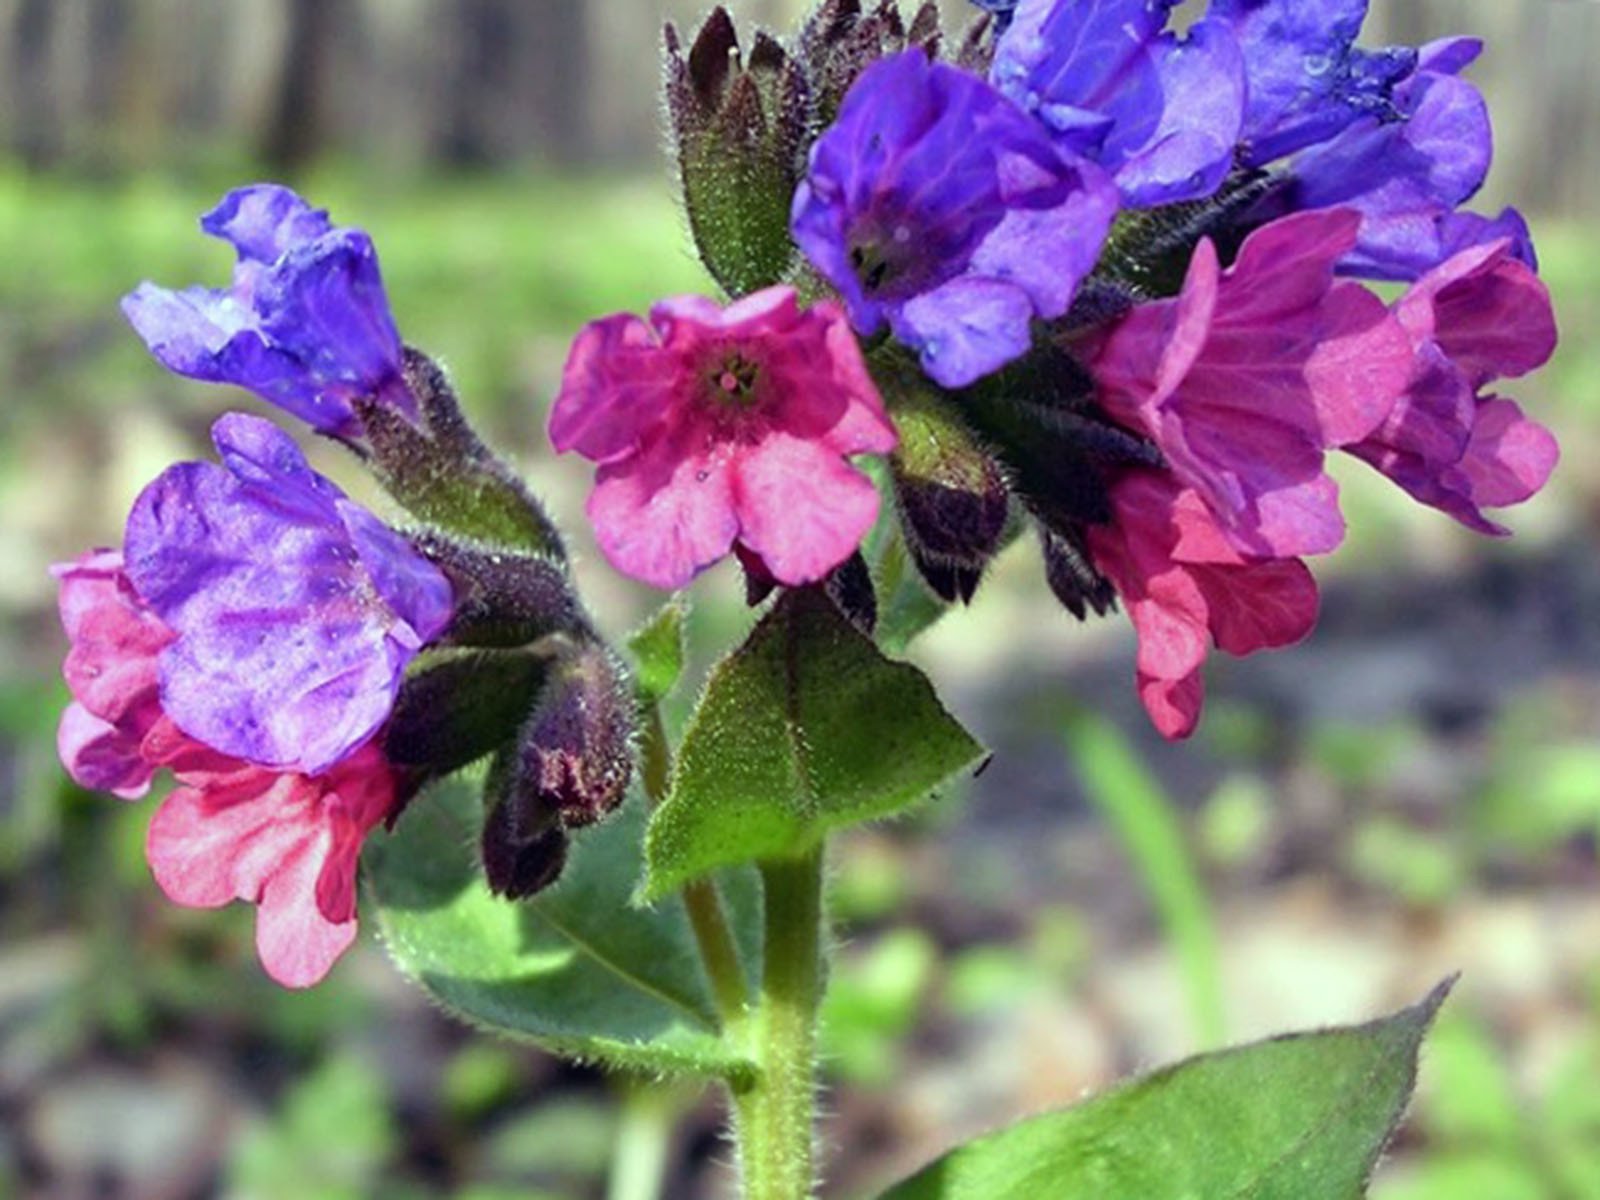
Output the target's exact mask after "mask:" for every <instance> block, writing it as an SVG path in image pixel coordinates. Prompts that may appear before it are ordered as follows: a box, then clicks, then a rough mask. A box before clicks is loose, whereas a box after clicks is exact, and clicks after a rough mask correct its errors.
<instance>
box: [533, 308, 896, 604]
mask: <svg viewBox="0 0 1600 1200" xmlns="http://www.w3.org/2000/svg"><path fill="white" fill-rule="evenodd" d="M550 439H551V441H552V442H553V443H554V444H555V447H556V449H557V450H560V451H563V452H565V451H568V450H576V451H577V452H578V453H580V454H582V455H583V456H584V457H585V458H588V459H591V460H592V461H594V462H597V463H599V464H600V469H599V471H598V473H597V474H596V477H595V488H594V492H593V493H592V494H591V495H590V497H589V504H588V513H589V519H590V520H591V521H592V522H593V523H594V527H595V533H596V535H597V537H598V539H599V543H600V548H601V550H602V551H604V553H605V555H606V557H607V558H608V559H610V560H611V562H612V564H613V565H614V566H615V567H617V569H618V570H620V571H623V572H625V573H626V574H628V575H632V576H633V577H634V578H636V579H641V580H643V581H644V582H646V583H650V584H654V585H655V586H657V587H661V588H677V587H682V586H683V585H684V584H686V583H688V582H689V581H690V580H691V579H693V578H694V576H695V575H696V574H697V573H698V572H699V571H701V570H703V569H705V568H706V567H708V566H710V565H711V564H712V563H714V562H716V561H717V560H718V559H720V558H722V557H723V556H724V555H726V554H727V553H728V551H729V550H730V549H731V548H732V547H733V546H734V544H735V543H736V542H737V543H739V544H740V545H742V546H744V547H745V548H746V549H747V550H749V551H751V552H753V553H754V554H756V555H758V556H759V557H760V558H761V560H762V561H763V562H764V563H765V564H766V566H767V569H768V570H769V572H770V573H771V574H772V576H773V577H774V578H776V579H777V580H778V581H780V582H782V583H788V584H803V583H812V582H815V581H816V580H818V579H821V578H822V577H823V576H825V575H826V574H827V573H828V572H829V571H831V570H832V569H833V568H834V567H836V566H838V565H839V564H840V563H841V562H843V561H844V560H845V559H846V558H848V557H849V556H850V555H851V553H852V552H854V550H855V549H856V547H857V546H858V545H860V543H861V539H862V538H863V537H864V536H865V535H866V533H867V531H868V530H869V529H870V528H871V527H872V523H873V521H874V520H876V519H877V515H878V494H877V491H876V490H875V489H874V488H873V486H872V483H871V482H870V481H869V480H868V479H867V478H866V476H864V475H862V474H861V473H860V472H859V471H857V470H856V469H854V468H853V467H851V466H850V465H849V464H848V463H847V462H846V461H845V457H846V456H847V455H851V454H870V453H876V454H883V453H887V452H888V451H890V450H892V449H894V446H895V433H894V427H893V426H892V425H891V424H890V423H889V419H888V417H887V416H886V415H885V414H884V411H883V402H882V400H881V399H880V398H879V396H878V393H877V389H876V388H875V387H874V386H873V383H872V378H871V376H870V375H868V373H867V368H866V364H865V362H864V361H863V360H862V357H861V351H860V348H859V347H858V346H857V344H856V340H855V336H854V335H853V334H852V333H851V331H850V326H849V324H848V323H847V322H846V320H845V317H844V314H843V313H842V312H841V311H840V310H839V309H838V308H837V307H836V306H834V305H832V304H818V305H816V306H815V307H813V308H811V309H809V310H802V309H801V308H800V307H799V305H798V303H797V302H796V299H795V294H794V291H793V289H791V288H787V287H775V288H768V289H767V290H765V291H762V292H757V293H755V294H754V295H751V296H748V297H746V298H745V299H743V300H740V301H738V302H736V303H734V304H732V305H731V306H729V307H728V308H726V309H722V308H719V307H718V306H717V305H716V304H715V303H713V302H712V301H710V300H706V299H703V298H701V297H698V296H683V297H678V298H675V299H671V300H664V301H662V302H661V303H659V304H657V305H656V306H655V307H654V308H652V309H651V310H650V320H649V322H648V323H647V322H645V321H643V320H641V319H640V318H638V317H636V316H633V315H631V314H628V313H619V314H617V315H615V316H610V317H606V318H604V319H603V320H599V321H595V322H594V323H592V324H591V325H589V326H588V327H587V328H586V329H584V330H583V332H582V333H580V334H579V335H578V337H577V340H576V341H575V342H574V343H573V346H572V352H571V354H570V356H569V357H568V359H567V366H566V371H565V373H564V375H563V377H562V385H561V394H560V396H559V397H557V399H556V403H555V408H554V410H553V411H552V413H551V415H550Z"/></svg>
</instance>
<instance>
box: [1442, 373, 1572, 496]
mask: <svg viewBox="0 0 1600 1200" xmlns="http://www.w3.org/2000/svg"><path fill="white" fill-rule="evenodd" d="M1560 457H1561V448H1560V446H1558V445H1557V444H1556V439H1555V437H1554V435H1553V434H1551V432H1550V431H1549V430H1548V429H1546V428H1545V427H1544V426H1543V425H1540V424H1539V423H1538V422H1536V421H1530V420H1528V419H1527V418H1526V417H1524V416H1523V415H1522V409H1520V408H1519V407H1517V405H1516V404H1514V403H1513V402H1511V401H1510V400H1505V399H1502V398H1501V397H1498V396H1493V397H1490V398H1489V399H1488V400H1486V401H1484V403H1483V404H1481V405H1480V406H1479V407H1478V419H1477V420H1476V421H1475V422H1474V423H1473V426H1472V440H1471V441H1470V442H1469V443H1468V444H1467V452H1466V454H1465V455H1464V456H1463V457H1462V460H1461V463H1460V466H1459V468H1458V469H1459V470H1460V471H1461V472H1462V474H1464V475H1465V476H1466V478H1467V480H1468V482H1469V485H1470V495H1471V498H1472V501H1473V503H1474V504H1478V505H1483V506H1487V507H1490V508H1496V507H1501V506H1504V505H1507V504H1521V503H1522V502H1523V501H1524V500H1526V499H1528V498H1529V497H1530V496H1532V495H1533V494H1534V493H1535V492H1537V491H1539V489H1540V488H1542V487H1544V485H1545V483H1546V481H1547V480H1548V479H1549V478H1550V473H1551V472H1552V471H1554V470H1555V467H1556V462H1557V460H1558V459H1559V458H1560Z"/></svg>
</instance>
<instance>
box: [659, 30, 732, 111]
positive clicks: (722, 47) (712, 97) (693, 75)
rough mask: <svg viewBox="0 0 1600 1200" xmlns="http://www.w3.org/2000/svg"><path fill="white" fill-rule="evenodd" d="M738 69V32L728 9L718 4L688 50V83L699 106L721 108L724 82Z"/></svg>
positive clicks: (725, 91)
mask: <svg viewBox="0 0 1600 1200" xmlns="http://www.w3.org/2000/svg"><path fill="white" fill-rule="evenodd" d="M669 28H670V26H669ZM674 36H675V34H674ZM738 66H739V33H738V30H736V29H735V28H734V26H733V18H732V17H731V16H729V15H728V10H727V9H725V8H723V7H722V5H720V4H719V5H717V7H716V8H713V9H712V10H711V15H710V16H708V17H707V18H706V20H705V24H704V25H702V26H700V32H699V33H697V34H696V35H695V39H694V45H693V46H691V47H690V48H689V83H690V84H691V85H692V86H693V88H694V94H695V99H696V100H697V101H698V102H699V103H700V104H701V106H703V107H704V108H705V109H707V110H708V111H715V110H716V109H717V108H719V107H720V106H721V104H722V102H723V100H724V99H725V98H726V96H727V90H728V81H729V79H730V78H732V77H733V76H734V74H735V73H736V72H737V71H738Z"/></svg>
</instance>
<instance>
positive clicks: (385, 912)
mask: <svg viewBox="0 0 1600 1200" xmlns="http://www.w3.org/2000/svg"><path fill="white" fill-rule="evenodd" d="M481 824H482V811H481V805H480V802H479V801H478V799H477V797H476V795H475V794H474V788H473V787H472V786H471V785H470V784H469V783H468V782H467V781H465V780H463V779H461V778H460V777H458V778H456V779H454V780H450V781H447V782H446V783H445V784H443V785H441V786H440V787H439V788H437V789H436V790H434V791H433V792H430V793H429V794H428V795H426V796H423V797H422V798H420V799H418V800H416V801H415V802H413V804H412V805H411V807H410V808H409V809H408V810H407V811H406V813H405V815H404V816H403V817H401V819H400V823H399V825H398V827H397V828H396V830H395V832H394V833H393V834H392V835H391V836H389V837H387V838H377V839H374V840H373V842H372V843H371V844H370V845H369V847H368V850H367V853H366V866H367V876H368V880H369V883H370V889H371V895H372V899H373V900H374V901H375V902H376V905H377V909H378V924H379V929H380V931H381V932H382V935H383V938H384V941H385V943H386V945H387V947H388V950H389V953H390V955H391V956H392V957H393V958H394V960H395V962H396V963H397V964H398V965H399V966H400V969H401V970H402V971H404V972H405V973H406V974H407V975H409V976H410V977H411V978H413V979H414V980H416V981H417V982H418V983H419V984H421V985H422V987H423V988H425V989H426V990H427V991H428V993H429V994H430V995H431V996H432V997H433V998H434V999H435V1000H437V1001H438V1002H439V1003H440V1004H442V1005H443V1006H444V1007H445V1008H446V1009H448V1010H449V1011H450V1012H452V1013H454V1014H455V1015H456V1016H458V1017H461V1018H462V1019H463V1020H466V1021H469V1022H471V1023H472V1024H474V1025H477V1026H480V1027H482V1028H484V1029H486V1030H489V1031H491V1032H494V1033H499V1034H501V1035H503V1036H506V1037H512V1038H520V1039H525V1040H529V1041H533V1042H536V1043H538V1044H539V1045H541V1046H543V1047H545V1048H546V1049H548V1050H551V1051H554V1052H556V1053H558V1054H563V1055H566V1056H568V1057H572V1058H580V1059H594V1060H599V1061H602V1062H607V1063H610V1064H612V1065H614V1066H619V1067H626V1068H637V1069H640V1070H645V1071H650V1072H676V1073H685V1074H695V1075H721V1076H727V1077H733V1078H741V1077H744V1076H747V1075H748V1074H749V1073H750V1071H751V1070H752V1069H753V1068H752V1067H751V1064H750V1063H749V1061H748V1060H747V1059H746V1058H744V1057H743V1056H742V1054H740V1053H738V1052H736V1051H735V1050H734V1049H733V1048H732V1047H730V1046H728V1045H727V1044H726V1043H725V1042H724V1041H723V1040H722V1039H721V1037H720V1035H719V1030H718V1023H717V1016H716V1010H715V1007H714V1005H713V1003H712V999H711V994H710V990H709V985H708V984H707V982H706V980H705V977H704V974H703V972H702V970H701V967H700V962H699V957H698V955H697V953H696V951H695V947H694V939H693V934H692V931H691V930H690V927H689V922H688V917H687V915H686V914H685V913H684V910H683V905H682V903H681V901H679V900H678V899H677V898H676V897H673V898H671V899H668V900H664V901H662V902H661V903H660V904H658V905H656V906H655V907H654V908H650V909H640V908H633V907H630V906H629V897H630V893H631V892H632V890H633V887H634V884H635V883H636V881H637V880H638V877H639V870H640V862H639V845H640V841H641V840H642V838H643V834H644V811H643V805H641V804H640V803H638V801H637V800H634V801H631V802H630V803H629V804H627V805H626V806H625V807H624V808H623V809H622V810H621V811H620V812H619V813H618V814H617V815H616V816H615V817H614V818H613V819H611V820H610V821H607V822H606V823H605V824H603V825H600V826H597V827H595V828H593V829H589V830H586V831H584V832H583V833H582V834H581V835H579V836H577V837H576V838H574V839H573V848H572V856H571V860H570V861H569V862H568V864H567V867H566V870H565V872H564V873H563V875H562V877H561V881H560V882H559V883H558V884H556V885H555V886H554V887H552V888H551V889H549V890H548V891H546V892H542V893H540V894H539V895H538V896H537V897H535V898H533V899H532V900H528V901H524V902H521V903H517V902H514V901H508V900H503V899H500V898H498V897H496V896H493V895H491V894H490V893H489V890H488V888H487V887H485V886H484V883H483V877H482V871H481V870H480V869H479V866H478V862H477V858H476V854H475V852H474V850H473V849H472V847H473V846H474V845H475V843H476V839H477V833H478V829H479V826H480V825H481ZM722 882H723V885H724V886H723V889H722V890H723V895H724V900H725V903H726V905H727V907H728V910H729V913H730V919H731V920H732V921H733V923H734V925H735V928H736V929H737V931H738V933H739V940H740V942H741V945H742V946H743V947H744V948H745V949H746V952H747V953H748V952H749V948H750V947H751V946H752V945H757V944H759V932H758V930H759V926H760V920H761V915H760V911H761V910H760V903H761V902H760V892H759V883H758V882H757V881H756V880H755V879H754V872H745V873H743V874H732V875H729V876H728V877H726V878H725V879H724V880H723V881H722Z"/></svg>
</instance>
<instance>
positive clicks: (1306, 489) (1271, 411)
mask: <svg viewBox="0 0 1600 1200" xmlns="http://www.w3.org/2000/svg"><path fill="white" fill-rule="evenodd" d="M1359 225H1360V217H1359V215H1358V214H1356V213H1354V212H1350V211H1347V210H1342V209H1334V210H1323V211H1318V212H1311V213H1301V214H1297V215H1295V216H1292V217H1287V218H1284V219H1283V220H1281V221H1276V222H1273V223H1272V224H1270V225H1267V226H1265V227H1263V228H1262V229H1260V230H1258V231H1257V232H1256V233H1254V234H1252V235H1251V236H1250V237H1249V238H1248V239H1247V240H1246V241H1245V243H1244V246H1243V248H1242V249H1241V251H1240V253H1239V257H1238V259H1237V261H1236V262H1235V263H1234V265H1233V266H1232V267H1230V268H1229V269H1228V270H1226V271H1224V270H1222V268H1221V266H1220V264H1219V261H1218V257H1217V252H1216V249H1215V247H1214V246H1213V245H1212V244H1211V242H1210V241H1209V240H1207V241H1202V242H1201V243H1200V245H1199V246H1198V247H1197V248H1196V250H1195V253H1194V257H1193V260H1192V261H1191V263H1190V267H1189V272H1188V276H1187V278H1186V279H1185V281H1184V285H1183V292H1182V294H1181V295H1180V296H1178V297H1177V298H1175V299H1172V300H1161V301H1156V302H1153V303H1149V304H1143V305H1140V306H1139V307H1137V308H1135V309H1134V310H1133V311H1132V312H1131V313H1129V314H1128V316H1127V317H1125V318H1124V319H1123V320H1122V321H1121V322H1120V323H1119V324H1118V325H1117V326H1116V327H1115V328H1114V329H1113V330H1112V331H1111V333H1110V335H1109V336H1108V337H1106V338H1105V340H1104V341H1103V343H1102V344H1101V345H1100V346H1099V347H1098V349H1097V350H1096V352H1095V355H1094V358H1093V361H1092V363H1091V370H1092V371H1093V374H1094V377H1095V382H1096V384H1097V389H1098V392H1097V394H1098V396H1099V398H1100V400H1101V403H1102V404H1103V405H1104V407H1105V408H1106V410H1107V411H1108V412H1109V414H1110V415H1111V416H1112V417H1113V418H1114V419H1115V420H1118V421H1120V422H1122V423H1124V424H1125V425H1127V426H1128V427H1129V428H1131V429H1133V430H1135V431H1136V432H1139V433H1142V434H1144V435H1146V436H1148V437H1149V438H1150V439H1151V440H1153V441H1154V442H1155V443H1156V445H1157V446H1158V447H1159V448H1160V450H1161V453H1162V455H1163V456H1164V457H1165V459H1166V461H1167V463H1168V464H1169V466H1170V467H1171V470H1172V472H1173V474H1174V475H1175V476H1176V477H1177V478H1178V479H1179V480H1180V481H1181V482H1182V484H1183V485H1184V486H1186V487H1189V488H1193V489H1194V490H1195V491H1196V492H1197V493H1199V495H1200V496H1201V497H1202V498H1203V499H1204V500H1205V502H1206V504H1207V505H1208V506H1209V507H1210V508H1211V509H1212V511H1213V512H1214V514H1215V515H1216V519H1217V522H1218V524H1219V525H1220V527H1221V528H1222V529H1223V530H1224V531H1225V532H1226V533H1227V535H1228V537H1229V538H1230V539H1231V541H1232V542H1233V544H1234V546H1235V547H1237V548H1238V549H1239V550H1240V551H1241V552H1242V553H1245V554H1248V555H1255V556H1261V557H1274V558H1286V557H1296V556H1299V555H1302V554H1320V553H1325V552H1327V551H1329V550H1332V549H1333V548H1334V547H1335V546H1337V545H1338V543H1339V542H1340V540H1341V539H1342V538H1343V535H1344V519H1343V517H1342V516H1341V515H1340V512H1339V507H1338V488H1337V486H1336V485H1335V483H1334V481H1333V480H1332V478H1330V477H1329V476H1328V475H1327V474H1326V472H1325V471H1324V469H1323V459H1324V452H1325V451H1326V450H1328V449H1330V448H1333V447H1339V446H1347V445H1351V444H1353V443H1355V442H1359V441H1360V440H1361V439H1362V438H1365V437H1367V436H1368V435H1370V434H1371V433H1372V432H1373V430H1375V429H1376V428H1378V426H1379V425H1380V424H1381V423H1382V422H1383V420H1384V418H1385V417H1387V416H1388V415H1389V412H1390V410H1391V409H1392V408H1393V407H1394V405H1395V403H1396V401H1397V400H1398V399H1399V397H1400V395H1401V393H1402V392H1403V391H1404V389H1405V386H1406V382H1407V380H1408V378H1409V376H1410V372H1411V361H1412V350H1411V345H1410V342H1409V340H1408V339H1407V337H1406V334H1405V331H1404V330H1402V329H1401V328H1400V327H1399V325H1398V323H1397V322H1396V321H1395V320H1394V319H1393V318H1392V317H1391V316H1390V315H1389V313H1388V311H1387V310H1386V309H1385V307H1384V305H1383V303H1382V301H1380V300H1379V299H1378V298H1377V297H1376V296H1374V295H1373V294H1372V293H1370V292H1369V291H1367V290H1366V289H1365V288H1364V287H1362V286H1361V285H1359V284H1355V283H1342V282H1336V281H1335V280H1334V277H1333V270H1334V264H1335V263H1336V262H1338V261H1339V259H1340V258H1341V257H1342V256H1343V255H1344V254H1346V253H1348V252H1349V249H1350V247H1351V246H1352V245H1354V243H1355V238H1356V231H1357V229H1358V227H1359Z"/></svg>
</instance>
